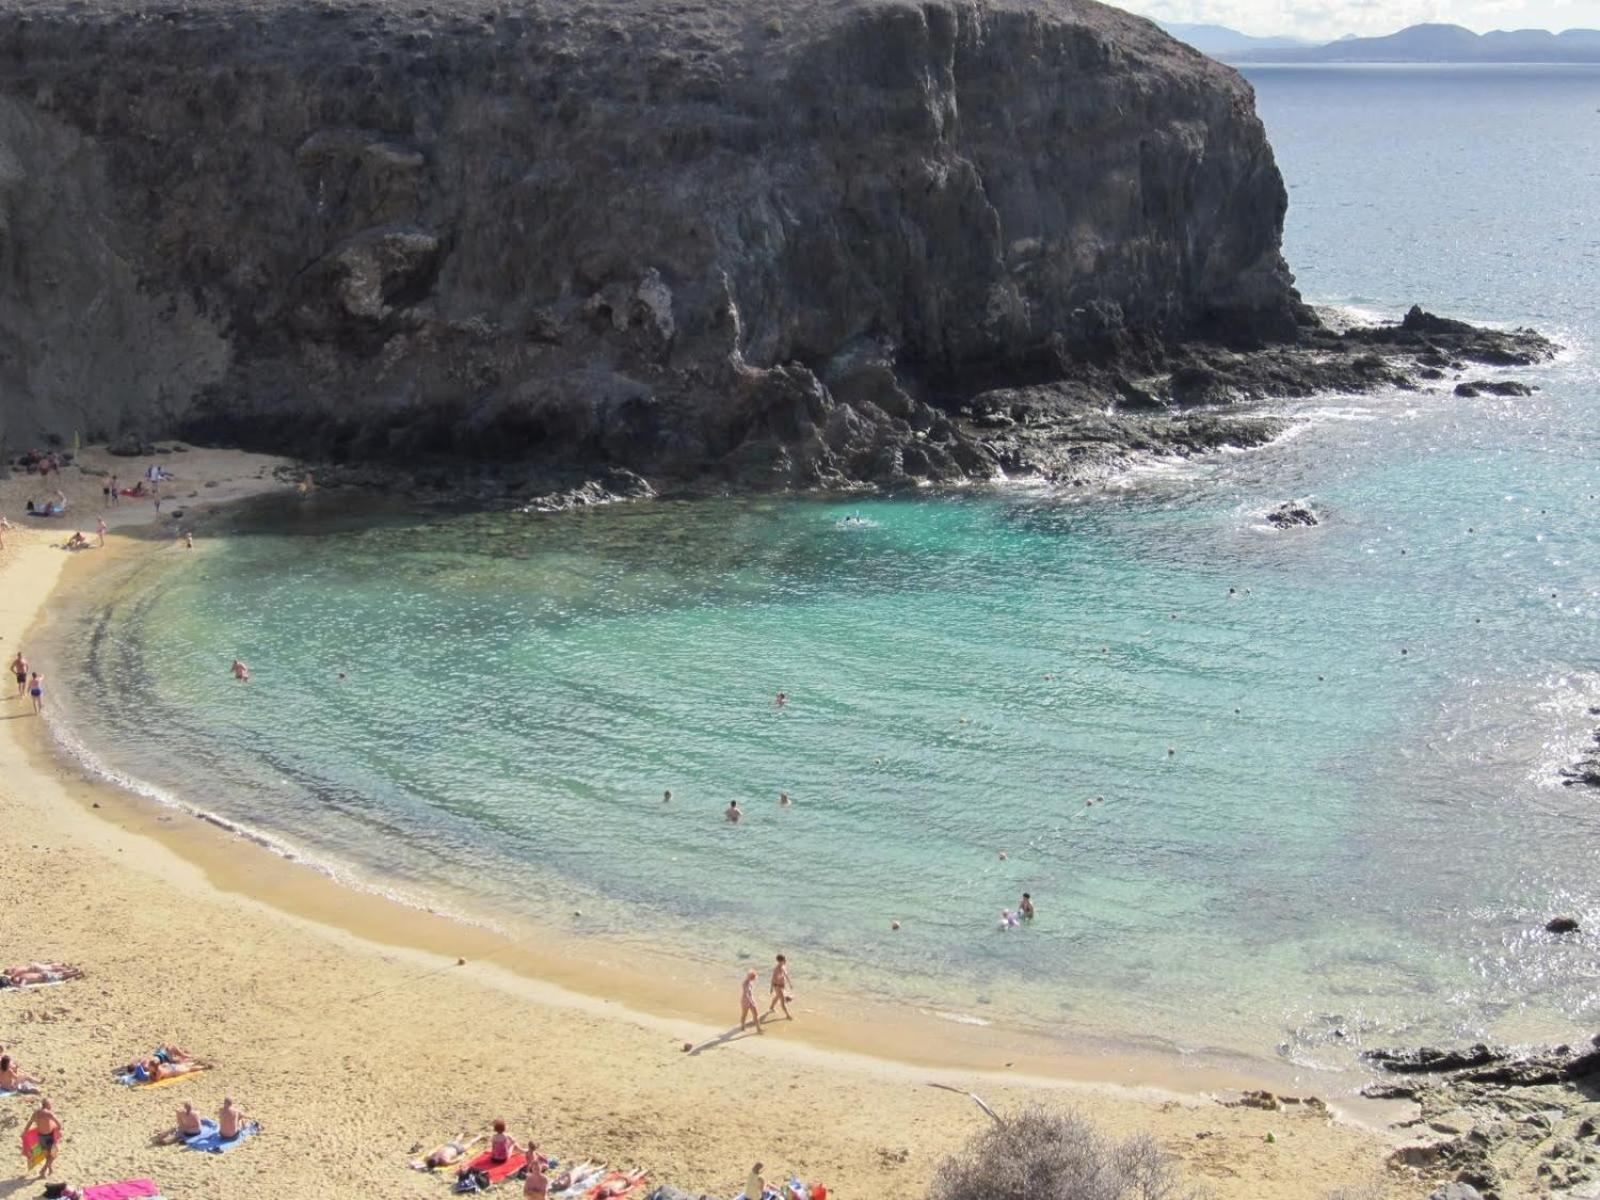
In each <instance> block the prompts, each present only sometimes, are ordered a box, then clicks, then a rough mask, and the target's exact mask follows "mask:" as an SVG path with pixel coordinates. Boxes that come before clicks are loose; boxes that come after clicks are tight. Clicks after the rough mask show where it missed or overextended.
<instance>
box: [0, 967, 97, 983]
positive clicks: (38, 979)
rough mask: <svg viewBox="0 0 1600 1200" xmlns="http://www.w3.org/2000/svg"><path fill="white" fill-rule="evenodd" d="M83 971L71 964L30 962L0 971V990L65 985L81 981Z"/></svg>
mask: <svg viewBox="0 0 1600 1200" xmlns="http://www.w3.org/2000/svg"><path fill="white" fill-rule="evenodd" d="M82 978H83V971H82V970H80V969H79V968H77V967H75V966H73V965H72V964H71V963H63V962H31V963H27V964H25V965H23V966H20V967H6V968H5V969H4V970H0V988H8V987H17V988H21V987H46V986H48V985H49V984H52V983H65V982H66V981H67V980H69V979H82Z"/></svg>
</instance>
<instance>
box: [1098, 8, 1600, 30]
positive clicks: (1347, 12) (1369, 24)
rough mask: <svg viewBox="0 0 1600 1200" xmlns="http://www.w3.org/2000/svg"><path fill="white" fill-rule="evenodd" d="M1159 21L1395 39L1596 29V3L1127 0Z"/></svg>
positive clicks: (1598, 17) (1598, 19)
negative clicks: (1423, 30)
mask: <svg viewBox="0 0 1600 1200" xmlns="http://www.w3.org/2000/svg"><path fill="white" fill-rule="evenodd" d="M1122 7H1124V8H1127V9H1128V10H1129V11H1131V12H1136V13H1140V14H1141V15H1143V16H1147V17H1154V18H1156V19H1157V20H1162V21H1182V22H1194V23H1205V24H1212V25H1227V26H1229V27H1230V28H1233V29H1238V30H1241V31H1243V32H1244V33H1254V34H1262V35H1265V34H1294V35H1296V36H1299V37H1307V38H1327V39H1331V38H1336V37H1341V36H1343V35H1344V34H1347V33H1354V34H1358V35H1362V36H1371V35H1375V34H1384V33H1393V32H1394V31H1395V30H1397V29H1401V28H1403V27H1404V26H1407V25H1415V24H1417V23H1418V22H1421V21H1443V22H1448V23H1450V24H1453V25H1465V26H1466V27H1467V28H1469V29H1475V30H1477V31H1478V32H1479V33H1482V32H1484V31H1486V30H1489V29H1528V28H1542V29H1571V28H1579V27H1581V28H1586V29H1600V0H1300V2H1296V0H1130V2H1128V3H1125V4H1123V5H1122Z"/></svg>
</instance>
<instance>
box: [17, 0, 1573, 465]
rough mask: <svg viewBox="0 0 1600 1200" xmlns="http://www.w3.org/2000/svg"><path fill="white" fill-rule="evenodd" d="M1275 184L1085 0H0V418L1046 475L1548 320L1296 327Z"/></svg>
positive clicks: (589, 456) (1200, 93)
mask: <svg viewBox="0 0 1600 1200" xmlns="http://www.w3.org/2000/svg"><path fill="white" fill-rule="evenodd" d="M1284 208H1285V192H1284V188H1283V184H1282V181H1281V180H1280V178H1279V175H1278V172H1277V169H1276V167H1275V165H1274V163H1273V158H1272V152H1271V150H1270V148H1269V147H1268V145H1267V142H1266V138H1265V136H1264V134H1263V131H1262V127H1261V124H1260V122H1259V121H1258V120H1257V119H1256V116H1255V113H1254V109H1253V99H1252V94H1251V91H1250V89H1249V87H1248V86H1247V85H1246V84H1245V83H1244V81H1243V80H1242V79H1241V78H1240V77H1239V76H1238V75H1236V74H1235V73H1234V72H1233V71H1231V70H1230V69H1228V68H1226V67H1223V66H1221V65H1220V64H1218V63H1215V62H1213V61H1212V60H1210V59H1208V58H1206V57H1204V56H1202V55H1200V54H1199V53H1197V52H1195V51H1193V50H1190V49H1189V48H1188V47H1186V46H1183V45H1181V44H1180V43H1178V42H1176V41H1173V40H1172V39H1170V38H1168V37H1167V36H1166V35H1164V34H1163V33H1161V32H1160V31H1159V30H1158V29H1157V28H1156V27H1155V26H1154V25H1152V24H1150V23H1149V22H1147V21H1144V20H1141V19H1139V18H1136V17H1132V16H1130V15H1128V14H1126V13H1122V12H1120V11H1118V10H1115V9H1111V8H1107V7H1103V6H1101V5H1099V4H1095V3H1092V2H1090V0H989V2H985V3H977V2H974V0H929V2H927V3H909V2H906V0H840V2H839V3H835V4H826V5H825V4H822V3H818V2H816V0H808V2H802V3H800V4H794V3H779V2H778V0H678V2H675V3H665V2H662V0H601V2H599V3H592V4H579V3H578V2H577V0H548V2H545V3H539V4H534V3H515V4H513V3H507V2H504V0H448V3H445V2H443V0H433V2H431V3H430V2H427V0H409V2H407V3H398V2H396V3H388V2H379V0H166V2H164V3H143V2H139V0H0V280H3V286H0V443H3V442H4V441H5V440H7V437H8V436H9V440H10V442H11V444H12V445H13V447H15V448H20V447H21V446H23V445H27V444H33V443H34V442H35V440H36V439H42V438H44V437H46V436H47V435H52V434H53V435H55V436H56V437H59V438H70V437H71V436H72V435H73V433H75V432H76V433H78V434H81V435H82V436H83V437H85V438H86V439H89V440H97V439H99V438H101V437H117V436H119V435H132V436H133V438H134V440H135V442H137V441H139V440H140V439H149V438H152V437H160V436H168V435H174V436H176V435H182V436H186V437H189V438H191V439H194V440H199V441H213V442H224V443H238V444H243V445H246V446H249V447H252V448H258V449H269V450H275V451H280V452H286V453H294V454H300V455H302V456H305V457H308V458H316V459H321V460H329V461H333V462H352V463H373V462H383V461H389V462H397V463H403V464H408V465H413V466H414V465H416V464H418V463H420V462H426V461H428V460H430V459H447V458H454V459H457V460H459V459H462V458H470V459H473V460H476V461H477V462H479V463H485V462H499V463H505V464H518V465H523V464H527V465H533V466H542V467H548V468H556V469H559V468H577V469H580V470H582V471H584V472H586V473H589V474H594V473H595V472H603V471H604V470H607V469H618V470H625V471H632V472H636V473H638V474H640V475H643V476H646V477H648V478H650V479H652V480H655V481H657V482H660V481H662V480H666V481H669V482H670V481H675V480H676V481H682V480H686V479H695V480H706V479H709V480H712V481H727V482H731V483H734V484H737V485H741V486H754V487H762V486H811V485H830V484H839V483H844V482H849V481H855V480H870V481H874V482H881V483H905V482H908V481H913V480H923V479H933V480H938V479H953V478H960V477H977V478H986V477H990V476H993V475H995V474H997V473H999V472H1002V471H1004V472H1012V473H1015V472H1031V473H1037V474H1044V475H1049V476H1056V477H1060V476H1063V475H1076V474H1078V473H1080V472H1082V471H1083V470H1085V469H1092V468H1094V467H1095V466H1096V465H1098V464H1104V463H1110V464H1112V465H1115V464H1116V463H1117V462H1119V461H1125V459H1126V457H1127V455H1128V454H1129V453H1131V452H1136V451H1140V450H1149V451H1155V452H1164V453H1176V454H1186V453H1191V452H1194V451H1197V450H1203V449H1208V448H1211V447H1214V446H1216V445H1219V444H1237V445H1251V444H1255V443H1257V442H1260V441H1263V440H1265V439H1266V438H1268V437H1270V436H1272V435H1273V434H1274V433H1275V432H1276V431H1277V428H1278V426H1277V425H1276V424H1275V423H1273V422H1271V421H1263V420H1257V419H1251V418H1249V417H1248V416H1246V417H1239V416H1235V415H1231V414H1228V413H1226V412H1223V411H1220V410H1221V409H1223V408H1225V407H1226V406H1228V405H1231V404H1232V403H1233V402H1234V401H1237V400H1239V399H1245V398H1251V397H1259V396H1263V395H1283V394H1305V393H1307V392H1310V391H1313V390H1317V389H1320V388H1323V387H1337V388H1342V389H1354V390H1360V389H1363V388H1371V387H1376V386H1383V385H1387V384H1393V383H1401V384H1405V385H1409V384H1410V383H1411V382H1412V380H1411V376H1410V375H1409V374H1408V373H1407V372H1408V370H1409V369H1410V368H1414V367H1416V366H1418V365H1420V366H1421V367H1422V370H1423V376H1422V377H1423V378H1437V379H1442V378H1444V373H1445V370H1446V369H1455V370H1457V371H1459V370H1460V369H1463V368H1464V363H1463V361H1462V360H1463V359H1467V360H1471V361H1476V362H1480V363H1485V364H1489V365H1505V364H1506V363H1509V362H1519V361H1520V362H1526V361H1531V360H1532V359H1534V358H1537V357H1538V356H1539V355H1540V353H1542V352H1543V351H1541V350H1539V349H1538V348H1537V347H1535V348H1534V349H1532V350H1529V348H1528V345H1529V344H1528V343H1526V342H1525V341H1518V339H1517V338H1516V337H1507V335H1498V334H1494V335H1487V334H1480V333H1479V332H1478V331H1473V330H1471V329H1470V328H1469V327H1467V326H1463V325H1460V324H1459V323H1456V322H1451V321H1445V320H1441V319H1439V318H1435V317H1430V316H1428V315H1427V314H1423V313H1420V310H1418V311H1414V312H1413V314H1411V315H1409V316H1408V317H1407V319H1406V321H1405V322H1404V323H1403V324H1401V325H1397V326H1393V327H1389V328H1387V329H1386V330H1384V331H1382V333H1381V336H1380V335H1378V334H1374V333H1372V332H1371V331H1368V333H1367V334H1362V335H1360V336H1357V334H1355V333H1340V332H1337V331H1333V330H1329V329H1326V328H1324V327H1322V326H1321V325H1320V323H1319V322H1318V321H1317V319H1316V318H1315V317H1314V316H1313V315H1312V314H1310V313H1309V312H1308V311H1306V310H1305V309H1304V307H1303V306H1302V305H1301V304H1300V302H1299V299H1298V297H1297V295H1296V293H1295V292H1294V290H1293V287H1292V279H1291V277H1290V276H1289V274H1288V272H1287V270H1286V268H1285V266H1284V263H1283V261H1282V259H1281V257H1280V256H1279V252H1278V244H1279V232H1280V229H1281V225H1282V220H1283V215H1284ZM1414 318H1415V319H1414ZM1484 338H1487V339H1488V341H1484V340H1483V339H1484ZM1496 339H1500V340H1496ZM1534 341H1537V339H1534ZM1474 347H1476V350H1477V353H1473V349H1474ZM1546 349H1547V347H1546ZM1397 358H1399V359H1405V360H1406V361H1407V362H1408V363H1409V364H1410V367H1407V368H1402V367H1397V366H1396V359H1397ZM1196 406H1201V407H1203V408H1204V409H1205V410H1206V411H1202V412H1195V411H1187V410H1192V409H1194V408H1195V407H1196ZM563 486H564V485H563Z"/></svg>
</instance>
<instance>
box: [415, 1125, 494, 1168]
mask: <svg viewBox="0 0 1600 1200" xmlns="http://www.w3.org/2000/svg"><path fill="white" fill-rule="evenodd" d="M483 1136H484V1135H483V1134H481V1133H479V1134H474V1135H473V1136H472V1137H468V1136H467V1135H466V1134H465V1133H459V1134H457V1135H456V1136H455V1137H453V1138H451V1139H450V1140H449V1141H448V1142H446V1143H445V1144H444V1145H442V1146H439V1147H438V1148H436V1149H433V1150H430V1151H428V1154H427V1156H426V1157H425V1158H420V1159H418V1160H417V1161H416V1162H414V1163H412V1164H411V1165H412V1167H413V1168H415V1169H416V1170H418V1171H435V1170H438V1169H439V1168H440V1167H448V1166H451V1165H453V1164H455V1163H458V1162H460V1161H461V1159H462V1157H463V1156H464V1155H465V1154H466V1152H467V1151H468V1150H471V1149H472V1148H473V1147H474V1146H476V1145H477V1144H478V1143H479V1142H481V1141H483Z"/></svg>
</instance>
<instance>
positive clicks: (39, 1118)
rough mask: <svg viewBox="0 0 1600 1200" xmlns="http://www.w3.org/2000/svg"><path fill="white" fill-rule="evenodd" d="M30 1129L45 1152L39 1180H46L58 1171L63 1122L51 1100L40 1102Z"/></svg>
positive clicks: (30, 1123)
mask: <svg viewBox="0 0 1600 1200" xmlns="http://www.w3.org/2000/svg"><path fill="white" fill-rule="evenodd" d="M28 1128H29V1129H31V1130H33V1132H34V1133H35V1134H37V1135H38V1138H39V1149H40V1150H41V1151H43V1152H44V1162H43V1164H42V1165H41V1166H40V1167H39V1178H40V1179H44V1178H45V1177H46V1176H48V1175H49V1174H50V1173H51V1172H52V1171H54V1170H55V1169H56V1155H57V1154H58V1153H60V1151H61V1138H62V1130H61V1122H60V1121H59V1120H57V1118H56V1111H55V1108H54V1106H52V1105H51V1103H50V1101H49V1100H41V1101H39V1107H38V1109H37V1110H36V1111H35V1112H34V1114H33V1119H32V1120H30V1121H29V1122H28Z"/></svg>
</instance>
